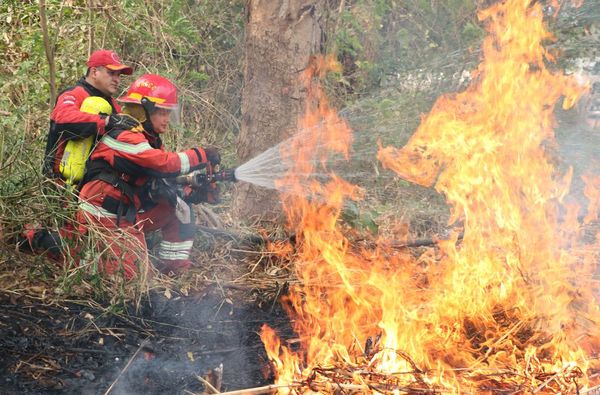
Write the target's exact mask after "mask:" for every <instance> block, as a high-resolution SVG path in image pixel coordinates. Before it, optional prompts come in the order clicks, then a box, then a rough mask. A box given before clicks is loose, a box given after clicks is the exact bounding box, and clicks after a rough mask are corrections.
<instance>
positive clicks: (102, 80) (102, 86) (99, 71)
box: [90, 66, 121, 96]
mask: <svg viewBox="0 0 600 395" xmlns="http://www.w3.org/2000/svg"><path fill="white" fill-rule="evenodd" d="M90 82H91V84H92V85H93V86H94V87H95V88H96V89H98V90H99V91H100V92H102V93H104V94H105V95H108V96H112V95H114V94H115V93H117V91H118V90H119V84H120V83H121V71H120V70H116V71H115V70H109V69H107V68H106V67H102V66H99V67H92V68H91V69H90Z"/></svg>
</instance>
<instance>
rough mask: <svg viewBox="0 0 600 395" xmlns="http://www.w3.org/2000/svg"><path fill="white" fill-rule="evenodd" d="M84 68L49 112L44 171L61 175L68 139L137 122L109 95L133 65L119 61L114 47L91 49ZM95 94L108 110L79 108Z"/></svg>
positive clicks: (56, 175) (130, 125)
mask: <svg viewBox="0 0 600 395" xmlns="http://www.w3.org/2000/svg"><path fill="white" fill-rule="evenodd" d="M87 67H88V68H87V72H86V75H85V76H84V77H82V78H81V79H80V80H79V81H78V82H77V83H76V84H75V86H73V87H70V88H67V89H65V90H64V91H63V92H61V94H60V95H59V96H58V99H57V100H56V105H55V107H54V110H53V111H52V114H51V116H50V131H49V133H48V139H47V141H46V153H45V158H44V174H46V175H47V176H49V177H52V178H64V176H63V175H62V174H61V172H60V163H61V160H62V159H63V153H64V150H65V146H66V144H67V142H68V141H69V140H72V139H84V138H87V137H89V136H101V135H103V134H104V133H105V132H106V131H107V130H110V129H112V128H114V127H134V126H135V125H136V124H137V122H136V121H135V120H133V119H131V118H130V117H127V116H124V115H122V114H119V113H120V112H121V108H120V106H119V104H117V102H116V101H115V99H114V98H113V97H112V96H113V95H114V94H116V93H117V91H118V89H119V84H120V82H121V74H126V75H130V74H131V73H132V72H133V69H132V68H131V67H129V66H126V65H124V64H123V63H121V60H120V59H119V57H118V56H117V54H116V53H115V52H113V51H108V50H98V51H94V52H93V53H92V54H91V55H90V57H89V59H88V61H87ZM90 96H98V97H101V98H103V99H105V100H106V101H107V102H108V103H109V104H110V105H111V107H112V112H111V114H110V115H109V114H105V113H100V114H90V113H88V112H84V111H81V105H82V103H83V102H84V100H85V99H86V98H87V97H90Z"/></svg>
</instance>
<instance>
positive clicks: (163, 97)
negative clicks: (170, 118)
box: [118, 74, 177, 110]
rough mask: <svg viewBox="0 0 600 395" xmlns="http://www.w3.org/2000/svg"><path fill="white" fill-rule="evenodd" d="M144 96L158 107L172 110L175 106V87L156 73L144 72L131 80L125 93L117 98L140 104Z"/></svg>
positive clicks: (125, 101)
mask: <svg viewBox="0 0 600 395" xmlns="http://www.w3.org/2000/svg"><path fill="white" fill-rule="evenodd" d="M144 97H145V98H146V99H148V100H149V101H151V102H152V103H154V105H155V106H156V107H159V108H166V109H168V110H173V109H175V108H176V107H177V88H176V87H175V85H173V83H172V82H171V81H169V80H168V79H166V78H164V77H161V76H160V75H156V74H144V75H143V76H141V77H139V78H138V79H137V80H135V81H133V83H132V84H131V85H130V86H129V89H127V93H126V94H125V95H124V96H121V97H119V99H118V100H119V101H121V102H123V103H137V104H141V103H142V98H144Z"/></svg>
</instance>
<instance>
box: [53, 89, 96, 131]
mask: <svg viewBox="0 0 600 395" xmlns="http://www.w3.org/2000/svg"><path fill="white" fill-rule="evenodd" d="M86 97H87V94H86V93H85V92H84V91H83V89H81V90H78V89H77V88H75V89H73V90H69V91H66V92H64V93H63V94H61V95H60V96H59V97H58V99H57V101H56V106H55V107H54V110H53V111H52V120H54V123H55V125H56V126H55V127H56V131H57V132H58V133H59V134H61V135H62V136H63V138H65V139H67V140H70V139H81V138H85V137H88V136H93V135H96V134H100V135H102V134H104V126H105V121H104V118H103V117H101V116H100V115H97V114H88V113H85V112H82V111H80V110H79V108H80V107H81V103H83V101H84V100H85V98H86Z"/></svg>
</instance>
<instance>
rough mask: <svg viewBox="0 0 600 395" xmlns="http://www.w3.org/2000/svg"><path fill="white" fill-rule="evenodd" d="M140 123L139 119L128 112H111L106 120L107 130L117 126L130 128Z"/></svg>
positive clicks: (125, 128)
mask: <svg viewBox="0 0 600 395" xmlns="http://www.w3.org/2000/svg"><path fill="white" fill-rule="evenodd" d="M139 124H140V123H139V122H138V120H137V119H135V118H134V117H132V116H131V115H127V114H111V115H109V116H108V120H107V121H106V130H113V129H115V128H119V129H124V130H130V129H133V128H135V127H136V126H138V125H139Z"/></svg>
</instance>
